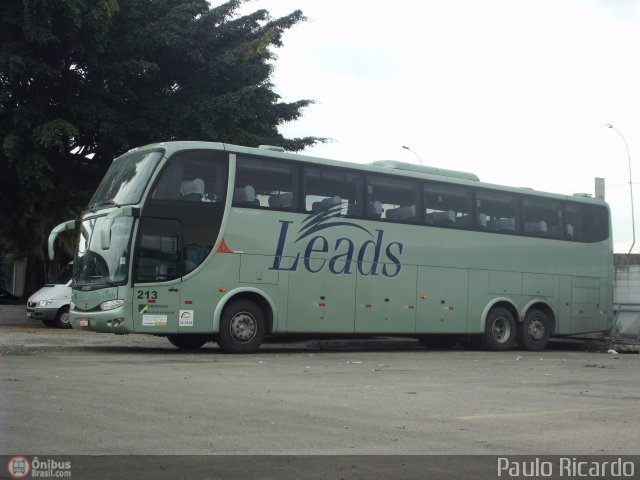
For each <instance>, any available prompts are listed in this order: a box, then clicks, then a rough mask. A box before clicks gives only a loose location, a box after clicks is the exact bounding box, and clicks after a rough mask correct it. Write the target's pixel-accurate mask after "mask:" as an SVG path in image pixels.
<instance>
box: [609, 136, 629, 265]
mask: <svg viewBox="0 0 640 480" xmlns="http://www.w3.org/2000/svg"><path fill="white" fill-rule="evenodd" d="M604 126H605V127H607V128H611V129H613V130H615V131H616V132H617V133H618V135H620V138H622V141H623V142H624V146H625V148H626V149H627V162H628V163H629V194H630V196H631V230H632V232H633V241H632V242H631V248H630V249H629V253H628V254H627V255H628V256H629V255H631V251H632V250H633V247H634V246H635V244H636V217H635V215H634V213H633V182H632V181H631V153H630V152H629V145H628V144H627V139H626V138H624V135H622V132H621V131H620V130H618V129H617V128H616V127H614V126H613V125H612V124H610V123H605V124H604ZM629 260H631V257H629Z"/></svg>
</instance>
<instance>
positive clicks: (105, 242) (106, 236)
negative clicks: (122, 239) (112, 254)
mask: <svg viewBox="0 0 640 480" xmlns="http://www.w3.org/2000/svg"><path fill="white" fill-rule="evenodd" d="M139 216H140V209H139V208H134V207H123V208H119V209H118V210H114V211H113V212H111V213H110V214H109V215H107V216H106V217H105V219H104V225H102V228H101V229H100V248H102V250H109V248H110V247H111V228H112V227H113V222H115V221H116V218H120V217H134V218H136V217H139Z"/></svg>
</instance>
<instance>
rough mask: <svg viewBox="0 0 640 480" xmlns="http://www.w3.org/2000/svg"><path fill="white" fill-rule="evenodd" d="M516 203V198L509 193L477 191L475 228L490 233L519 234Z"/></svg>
mask: <svg viewBox="0 0 640 480" xmlns="http://www.w3.org/2000/svg"><path fill="white" fill-rule="evenodd" d="M518 203H519V202H518V198H517V197H516V196H515V195H512V194H510V193H504V192H496V191H492V190H477V191H476V212H477V214H476V215H477V216H476V227H477V228H478V230H486V231H490V232H501V233H517V232H519V231H520V228H519V224H520V219H519V209H518Z"/></svg>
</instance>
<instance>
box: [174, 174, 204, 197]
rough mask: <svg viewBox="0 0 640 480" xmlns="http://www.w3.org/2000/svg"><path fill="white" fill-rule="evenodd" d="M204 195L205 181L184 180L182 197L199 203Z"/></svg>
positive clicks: (181, 187) (181, 191) (181, 188)
mask: <svg viewBox="0 0 640 480" xmlns="http://www.w3.org/2000/svg"><path fill="white" fill-rule="evenodd" d="M203 195H204V180H202V179H201V178H194V179H193V180H183V181H182V184H181V185H180V197H181V198H182V200H187V201H189V202H199V201H201V200H202V197H203Z"/></svg>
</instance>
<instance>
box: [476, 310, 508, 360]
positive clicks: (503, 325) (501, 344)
mask: <svg viewBox="0 0 640 480" xmlns="http://www.w3.org/2000/svg"><path fill="white" fill-rule="evenodd" d="M515 342H516V321H515V319H514V318H513V315H512V314H511V312H510V311H509V310H507V309H506V308H502V307H497V308H494V309H493V310H491V311H490V312H489V315H488V316H487V323H486V326H485V329H484V335H482V336H481V337H480V343H481V344H482V346H483V347H484V348H485V349H486V350H493V351H499V350H509V349H510V348H511V347H513V345H514V343H515Z"/></svg>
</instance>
